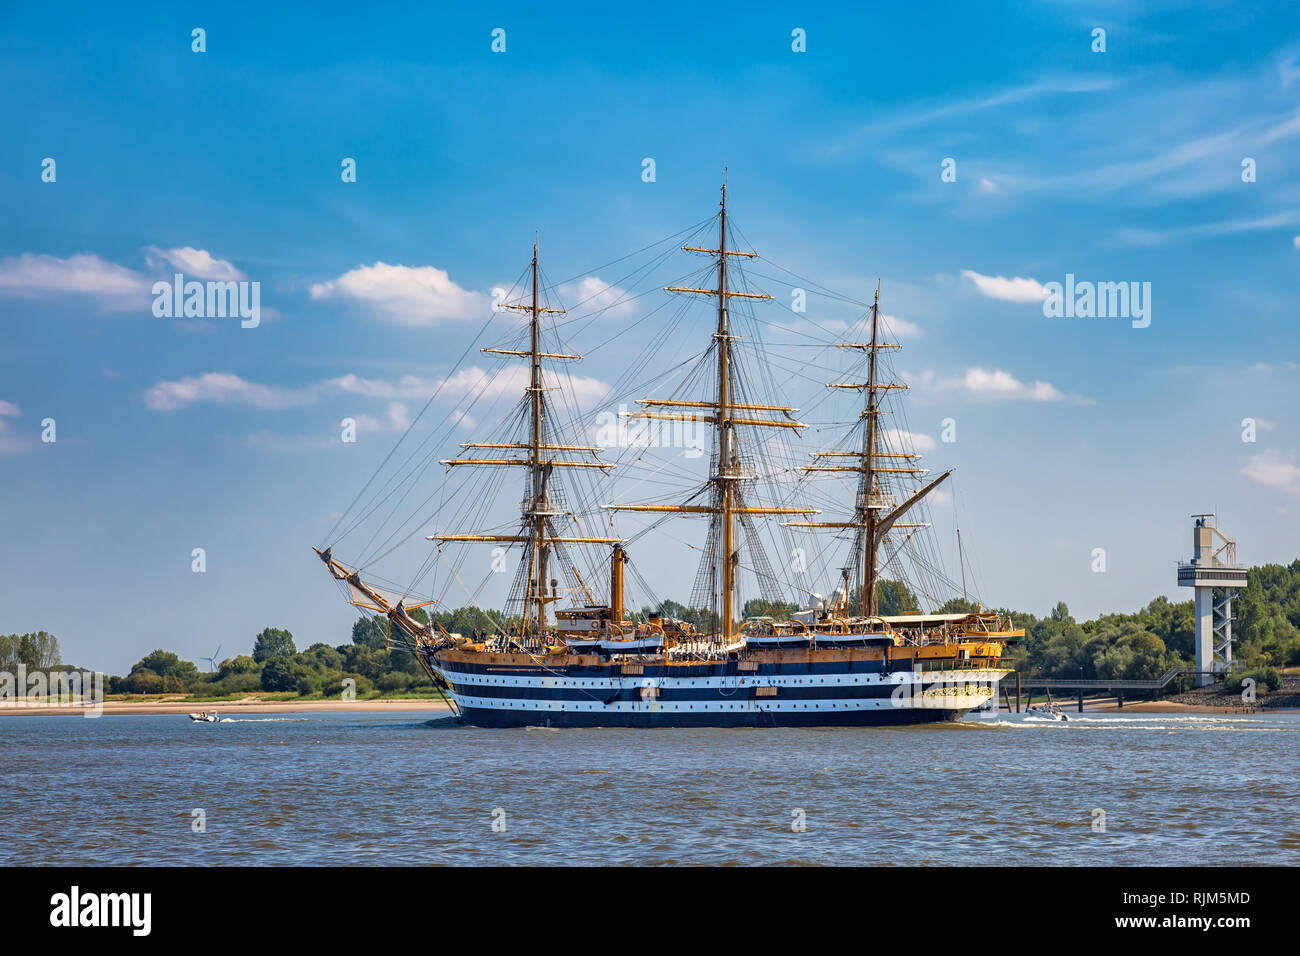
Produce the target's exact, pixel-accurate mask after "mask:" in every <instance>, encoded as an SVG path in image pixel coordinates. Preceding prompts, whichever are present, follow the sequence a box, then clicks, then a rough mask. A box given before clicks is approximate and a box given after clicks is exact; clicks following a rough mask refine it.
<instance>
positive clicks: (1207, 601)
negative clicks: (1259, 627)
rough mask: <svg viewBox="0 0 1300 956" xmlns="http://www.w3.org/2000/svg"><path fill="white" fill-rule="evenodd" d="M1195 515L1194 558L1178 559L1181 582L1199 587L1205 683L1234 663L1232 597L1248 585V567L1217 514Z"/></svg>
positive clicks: (1199, 657)
mask: <svg viewBox="0 0 1300 956" xmlns="http://www.w3.org/2000/svg"><path fill="white" fill-rule="evenodd" d="M1192 517H1193V518H1195V519H1196V526H1195V527H1194V528H1193V529H1192V560H1191V561H1180V562H1178V584H1179V586H1180V587H1188V588H1195V589H1196V669H1197V671H1199V674H1198V675H1197V680H1196V682H1197V685H1198V686H1201V687H1203V686H1205V685H1206V684H1210V683H1213V681H1214V674H1218V673H1225V672H1226V671H1227V670H1228V669H1229V668H1230V667H1231V666H1232V598H1233V595H1235V594H1236V593H1237V592H1238V591H1240V590H1241V589H1242V588H1244V587H1245V586H1246V569H1245V568H1242V567H1238V566H1237V543H1236V542H1235V541H1233V540H1232V539H1231V538H1229V537H1227V536H1226V535H1224V533H1223V532H1222V531H1220V530H1219V529H1218V528H1217V527H1215V523H1214V518H1215V516H1214V515H1212V514H1205V515H1192ZM1216 592H1217V593H1216Z"/></svg>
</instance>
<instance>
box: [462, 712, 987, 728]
mask: <svg viewBox="0 0 1300 956" xmlns="http://www.w3.org/2000/svg"><path fill="white" fill-rule="evenodd" d="M967 713H969V709H964V710H926V711H921V710H909V711H903V710H891V711H885V710H863V711H858V712H856V713H845V712H840V713H832V712H822V713H818V712H800V713H783V712H780V711H749V712H740V713H723V712H717V713H685V714H682V713H668V712H664V711H648V712H640V713H638V712H612V713H611V712H603V713H576V712H565V711H563V710H560V711H546V712H544V713H540V712H538V711H523V710H505V709H501V710H497V709H489V708H479V707H466V708H464V709H463V710H462V711H461V720H462V721H463V722H464V723H466V724H469V725H470V726H473V727H495V728H512V727H513V728H519V727H552V728H579V727H587V728H592V727H630V728H636V729H642V730H653V729H656V728H668V727H682V728H689V727H719V728H727V727H756V728H760V729H775V728H780V727H898V726H906V725H915V724H935V723H944V722H951V721H956V720H961V719H962V717H964V716H965V715H966V714H967Z"/></svg>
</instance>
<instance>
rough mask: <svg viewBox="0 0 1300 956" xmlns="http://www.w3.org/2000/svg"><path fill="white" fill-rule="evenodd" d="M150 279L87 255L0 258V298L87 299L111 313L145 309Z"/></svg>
mask: <svg viewBox="0 0 1300 956" xmlns="http://www.w3.org/2000/svg"><path fill="white" fill-rule="evenodd" d="M150 285H151V283H150V281H149V279H148V278H147V277H146V276H144V275H141V274H140V273H138V272H134V271H132V270H131V269H128V268H126V267H125V266H120V265H117V264H116V263H113V262H108V261H106V260H104V259H101V258H100V257H99V256H96V255H92V254H90V253H82V254H80V255H75V256H69V257H68V258H66V259H60V258H58V257H57V256H47V255H37V254H34V253H30V252H25V253H23V254H22V255H19V256H10V257H7V258H4V259H0V295H7V296H12V297H16V298H24V299H35V298H40V297H44V296H51V295H78V296H88V297H90V298H91V299H93V300H95V301H96V302H97V303H98V304H99V305H100V306H101V307H103V308H104V309H107V310H111V311H127V310H131V309H137V308H143V307H146V306H147V305H148V303H149V287H150Z"/></svg>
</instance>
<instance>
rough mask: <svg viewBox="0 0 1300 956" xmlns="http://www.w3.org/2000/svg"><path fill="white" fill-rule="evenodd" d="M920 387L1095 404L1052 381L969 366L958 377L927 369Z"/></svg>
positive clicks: (1004, 396) (995, 395)
mask: <svg viewBox="0 0 1300 956" xmlns="http://www.w3.org/2000/svg"><path fill="white" fill-rule="evenodd" d="M920 382H921V387H922V388H923V389H924V390H926V391H929V392H940V391H952V392H964V393H966V394H967V395H970V396H971V397H973V398H992V399H1013V400H1016V401H1030V402H1071V403H1073V404H1076V405H1093V404H1095V403H1094V402H1093V400H1092V399H1091V398H1088V397H1086V396H1083V395H1067V394H1066V393H1065V392H1062V391H1061V390H1060V389H1059V388H1057V387H1056V386H1055V385H1053V384H1052V383H1051V382H1043V381H1034V382H1022V381H1021V380H1020V379H1018V378H1016V377H1015V376H1014V375H1012V374H1011V373H1010V372H1004V371H1003V370H1002V369H1000V368H999V369H993V370H989V369H986V368H968V369H966V371H965V372H964V373H963V374H961V375H958V376H949V377H941V376H938V375H935V374H934V373H932V372H926V373H924V374H923V375H922V376H921V379H920Z"/></svg>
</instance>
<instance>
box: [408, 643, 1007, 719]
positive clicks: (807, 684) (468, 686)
mask: <svg viewBox="0 0 1300 956" xmlns="http://www.w3.org/2000/svg"><path fill="white" fill-rule="evenodd" d="M427 663H428V664H429V666H430V669H431V670H432V671H433V672H434V673H435V674H437V675H438V676H439V677H440V678H441V679H442V680H444V681H445V682H446V684H447V687H448V690H449V693H450V695H451V697H452V699H453V700H454V702H455V704H456V706H457V709H458V710H459V712H460V715H461V718H462V719H463V720H464V721H465V722H466V723H469V724H473V725H475V726H479V727H528V726H548V727H810V726H824V727H853V726H885V725H898V724H919V723H936V722H942V721H950V720H957V719H960V718H961V717H962V716H964V715H965V714H966V713H968V712H969V711H971V710H973V709H975V708H977V707H980V706H981V705H983V704H985V703H987V702H988V701H989V700H991V699H996V696H997V682H998V681H999V680H1000V679H1001V678H1002V677H1003V676H1005V674H1006V673H1007V672H1006V671H1004V670H1000V669H997V670H994V669H989V670H970V669H962V670H934V671H925V672H918V671H913V670H893V671H891V672H885V671H884V670H883V669H882V668H881V667H880V666H879V665H878V664H877V665H874V667H873V668H872V669H865V668H863V666H862V663H858V664H856V665H849V664H846V663H837V664H807V663H798V664H791V663H774V664H763V665H760V669H759V670H758V671H746V672H740V671H738V670H737V665H736V662H735V661H731V662H728V663H725V664H702V665H698V666H693V667H691V668H689V670H690V671H692V672H696V673H690V674H687V675H683V671H685V670H687V669H686V668H683V667H676V666H674V667H665V666H663V665H649V664H647V665H645V666H644V668H643V672H642V673H641V674H626V673H622V667H621V666H620V665H618V664H611V665H610V666H608V667H583V668H574V669H572V671H571V670H568V669H556V670H553V671H546V672H541V673H539V672H538V670H537V669H535V668H530V669H527V670H524V669H510V668H466V667H465V665H464V664H462V663H457V664H454V665H448V664H444V663H442V662H440V661H438V660H437V659H436V658H435V657H432V656H431V657H430V658H429V659H428V660H427ZM574 671H576V673H575V672H574Z"/></svg>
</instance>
